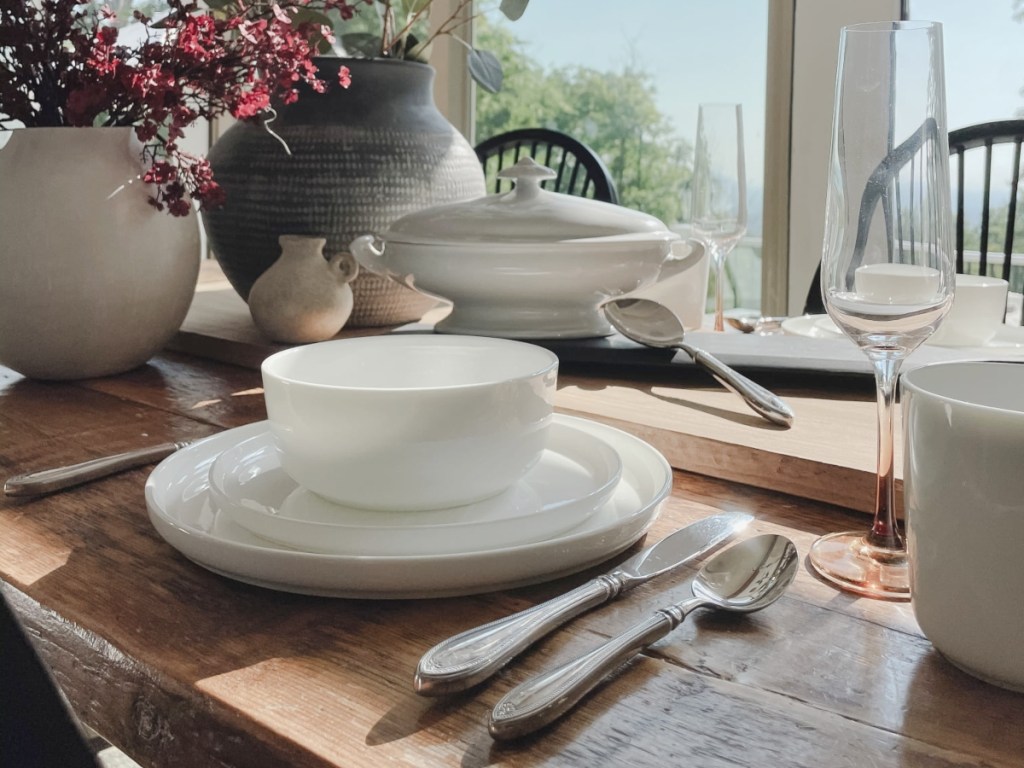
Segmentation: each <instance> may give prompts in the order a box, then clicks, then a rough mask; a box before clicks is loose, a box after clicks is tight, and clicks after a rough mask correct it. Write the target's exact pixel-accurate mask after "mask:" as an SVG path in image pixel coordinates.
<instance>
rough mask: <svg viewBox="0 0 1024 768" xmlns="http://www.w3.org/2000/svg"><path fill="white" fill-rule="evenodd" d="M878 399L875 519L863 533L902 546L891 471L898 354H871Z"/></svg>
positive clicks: (889, 545) (888, 546) (871, 540)
mask: <svg viewBox="0 0 1024 768" xmlns="http://www.w3.org/2000/svg"><path fill="white" fill-rule="evenodd" d="M871 362H872V364H873V365H874V368H875V385H876V393H877V400H878V476H877V485H876V488H875V519H874V522H873V523H872V524H871V531H870V533H868V535H867V541H868V543H869V544H871V545H872V546H875V547H883V548H885V549H895V550H901V551H902V550H903V549H904V548H905V545H904V542H903V534H902V533H901V532H900V530H899V525H898V523H897V522H896V486H895V476H894V473H893V469H894V468H893V446H894V442H893V418H892V406H893V397H894V395H895V392H896V377H897V375H898V374H899V369H900V365H901V363H902V362H903V358H902V357H896V356H892V355H880V356H879V357H872V359H871Z"/></svg>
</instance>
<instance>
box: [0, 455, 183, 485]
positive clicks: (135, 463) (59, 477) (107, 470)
mask: <svg viewBox="0 0 1024 768" xmlns="http://www.w3.org/2000/svg"><path fill="white" fill-rule="evenodd" d="M187 445H189V442H182V443H161V444H160V445H154V446H150V447H148V448H138V449H136V450H134V451H127V452H126V453H118V454H115V455H113V456H103V457H101V458H98V459H89V460H88V461H83V462H81V463H79V464H70V465H68V466H64V467H54V468H53V469H41V470H39V471H38V472H29V473H27V474H24V475H16V476H14V477H10V478H8V479H7V482H5V483H4V493H5V494H6V495H7V496H38V495H42V494H44V493H53V492H54V491H61V490H64V489H65V488H70V487H72V486H75V485H81V484H82V483H87V482H89V481H91V480H99V479H100V478H103V477H107V476H108V475H113V474H116V473H117V472H123V471H124V470H126V469H134V468H136V467H141V466H145V465H146V464H152V463H153V462H154V461H160V460H161V459H165V458H167V457H168V456H170V455H171V454H172V453H174V452H175V451H177V450H180V449H181V448H184V447H185V446H187Z"/></svg>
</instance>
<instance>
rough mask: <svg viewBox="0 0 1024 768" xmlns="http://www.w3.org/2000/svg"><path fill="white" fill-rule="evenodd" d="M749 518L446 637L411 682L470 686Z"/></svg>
mask: <svg viewBox="0 0 1024 768" xmlns="http://www.w3.org/2000/svg"><path fill="white" fill-rule="evenodd" d="M751 520H753V517H751V516H750V515H747V514H744V513H742V512H730V513H726V514H722V515H714V516H712V517H706V518H704V519H703V520H698V521H697V522H695V523H691V524H690V525H687V526H686V527H685V528H680V529H679V530H678V531H676V532H675V533H672V534H670V535H669V536H666V537H665V538H664V539H662V540H661V541H659V542H658V543H657V544H654V545H653V546H650V547H648V548H647V549H645V550H643V551H642V552H639V553H637V554H636V555H633V557H631V558H629V560H626V561H625V562H623V563H622V564H620V565H619V566H618V567H616V568H613V569H612V570H610V571H608V572H607V573H604V574H602V575H600V576H598V577H597V578H594V579H591V580H590V581H588V582H587V583H586V584H583V585H581V586H579V587H577V588H576V589H574V590H572V591H571V592H566V593H565V594H564V595H561V596H559V597H556V598H553V599H551V600H548V601H546V602H543V603H541V604H539V605H535V606H533V607H532V608H527V609H526V610H525V611H520V612H519V613H514V614H512V615H511V616H506V617H504V618H501V619H498V620H497V621H492V622H491V623H489V624H484V625H483V626H480V627H476V628H474V629H470V630H467V631H465V632H462V633H460V634H458V635H455V636H454V637H450V638H448V639H447V640H444V641H442V642H440V643H438V644H437V645H435V646H434V647H433V648H431V649H430V650H429V651H427V652H426V653H425V654H423V657H422V658H421V659H420V663H419V665H418V666H417V668H416V676H415V678H414V680H413V687H414V688H415V690H416V692H417V693H419V694H421V695H423V696H442V695H444V694H448V693H455V692H457V691H464V690H466V689H467V688H471V687H472V686H474V685H476V684H478V683H481V682H483V681H484V680H486V679H487V678H489V677H490V676H491V675H493V674H494V673H495V672H497V671H498V670H499V669H501V668H502V667H503V666H505V664H507V663H508V662H509V661H511V660H512V659H513V658H515V657H516V656H518V655H519V654H520V653H522V652H523V651H524V650H525V649H526V648H527V647H529V646H530V645H531V644H532V643H534V642H535V641H537V640H539V639H540V638H542V637H544V636H545V635H547V634H548V633H549V632H551V631H552V630H554V629H555V628H556V627H559V626H561V625H562V624H564V623H565V622H566V621H568V620H569V619H571V618H573V617H574V616H578V615H579V614H581V613H583V612H584V611H587V610H590V609H591V608H594V607H596V606H598V605H601V604H602V603H605V602H607V601H609V600H611V599H613V598H615V597H617V596H619V595H621V594H623V593H624V592H627V591H629V590H631V589H633V588H634V587H636V586H638V585H640V584H643V583H644V582H646V581H650V580H651V579H653V578H654V577H655V576H660V575H661V574H663V573H666V572H667V571H671V570H672V569H673V568H676V567H678V566H680V565H682V564H683V563H685V562H687V561H688V560H692V559H693V558H695V557H698V556H700V555H703V554H704V553H706V552H708V551H709V550H711V549H713V548H714V547H716V546H718V545H719V544H721V543H722V542H724V541H725V540H726V539H728V538H729V537H731V536H734V535H735V534H736V533H738V532H739V531H741V530H743V529H744V528H745V527H746V526H747V525H748V524H749V523H750V521H751Z"/></svg>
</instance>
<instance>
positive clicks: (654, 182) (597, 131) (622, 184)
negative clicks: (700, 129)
mask: <svg viewBox="0 0 1024 768" xmlns="http://www.w3.org/2000/svg"><path fill="white" fill-rule="evenodd" d="M475 42H476V45H477V46H478V47H480V48H484V49H486V50H489V51H491V52H492V53H494V55H495V56H497V57H498V60H499V61H500V62H501V64H502V67H503V68H504V70H505V82H504V85H503V86H502V89H501V91H499V92H498V93H496V94H491V93H484V92H478V94H477V106H476V135H477V137H478V138H481V139H482V138H487V137H489V136H493V135H495V134H498V133H502V132H504V131H508V130H512V129H515V128H531V127H532V128H537V127H544V128H553V129H555V130H558V131H562V132H563V133H567V134H569V135H570V136H573V137H575V138H577V139H579V140H580V141H582V142H584V143H585V144H587V145H589V146H590V148H591V149H593V150H594V151H595V152H596V153H597V154H598V155H599V156H600V157H601V159H602V160H604V162H605V164H606V165H607V166H608V169H609V171H610V172H611V174H612V177H613V178H614V179H615V184H616V186H617V187H618V189H619V197H620V199H621V200H620V201H621V203H622V204H623V205H625V206H627V207H630V208H636V209H637V210H642V211H644V212H645V213H649V214H651V215H654V216H657V217H658V218H660V219H661V220H662V221H664V222H666V223H667V224H673V223H675V222H678V221H679V220H680V219H681V218H682V216H681V214H682V210H681V208H682V206H681V201H682V195H683V192H684V190H685V188H686V185H687V182H688V181H689V178H690V171H691V164H692V155H693V150H692V147H691V146H690V145H689V143H688V142H686V141H684V140H683V139H681V138H679V137H678V136H676V135H675V132H674V130H673V126H672V123H671V122H670V121H669V119H668V118H667V117H666V116H665V115H663V114H662V113H661V112H660V111H659V110H658V107H657V104H656V103H655V88H654V84H653V82H652V77H651V75H650V74H649V73H647V72H645V71H643V70H642V69H639V68H637V67H635V66H632V65H629V64H626V65H623V66H622V67H621V69H620V70H619V71H599V70H596V69H592V68H589V67H566V68H556V69H552V70H550V71H549V70H547V69H545V68H544V67H542V66H540V65H538V64H536V63H534V62H533V61H531V60H530V59H529V58H528V56H527V55H525V54H524V52H523V51H524V49H525V45H524V43H523V41H522V40H520V39H519V38H517V37H516V36H515V35H514V34H513V33H512V31H510V30H509V29H507V28H505V27H502V26H497V25H493V24H489V23H487V21H486V20H485V19H483V18H480V17H478V19H477V28H476V36H475Z"/></svg>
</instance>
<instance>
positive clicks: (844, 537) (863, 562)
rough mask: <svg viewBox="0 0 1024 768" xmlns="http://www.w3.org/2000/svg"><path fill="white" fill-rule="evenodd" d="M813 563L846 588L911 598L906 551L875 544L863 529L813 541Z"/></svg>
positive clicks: (882, 597)
mask: <svg viewBox="0 0 1024 768" xmlns="http://www.w3.org/2000/svg"><path fill="white" fill-rule="evenodd" d="M809 559H810V562H811V566H812V567H813V568H814V570H815V571H816V572H817V574H818V575H819V576H821V578H823V579H824V580H825V581H827V582H829V583H830V584H832V585H834V586H836V587H839V588H840V589H842V590H845V591H847V592H855V593H856V594H858V595H865V596H866V597H873V598H875V599H880V600H909V599H910V574H909V569H908V567H907V553H906V552H903V551H893V550H889V549H882V548H880V547H875V546H872V545H871V544H869V543H868V542H867V539H866V538H865V536H864V532H863V531H847V532H845V533H832V534H829V535H828V536H822V537H821V538H820V539H818V540H817V541H815V542H814V544H812V545H811V551H810V554H809Z"/></svg>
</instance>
